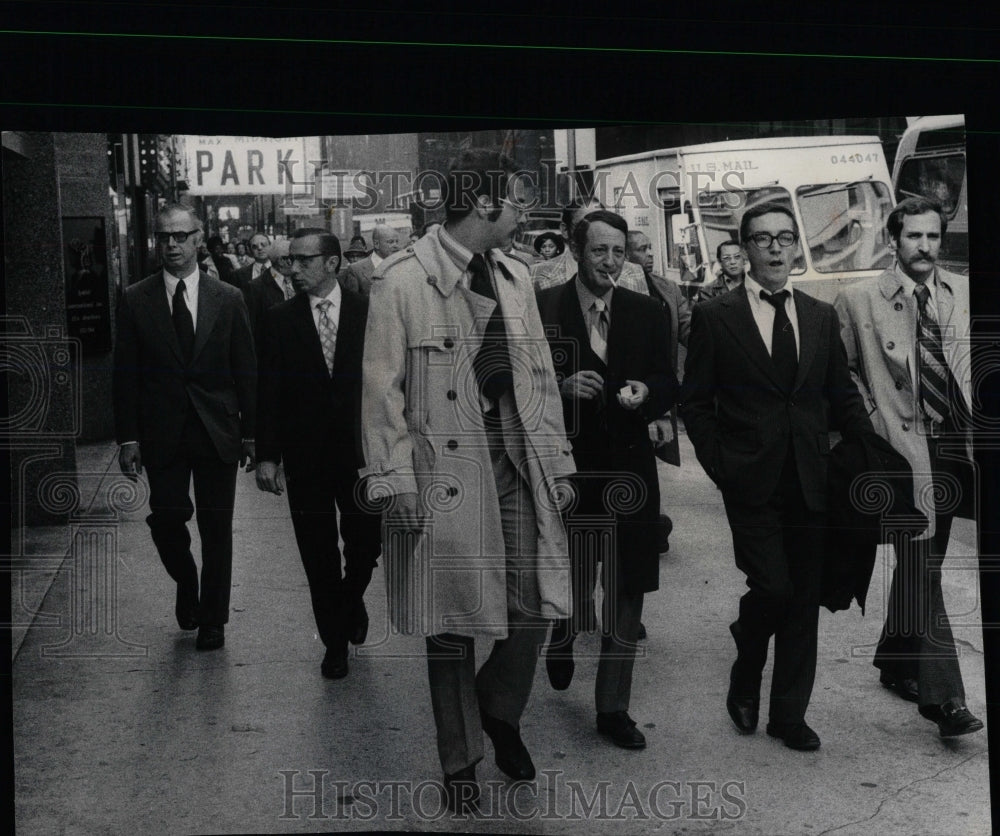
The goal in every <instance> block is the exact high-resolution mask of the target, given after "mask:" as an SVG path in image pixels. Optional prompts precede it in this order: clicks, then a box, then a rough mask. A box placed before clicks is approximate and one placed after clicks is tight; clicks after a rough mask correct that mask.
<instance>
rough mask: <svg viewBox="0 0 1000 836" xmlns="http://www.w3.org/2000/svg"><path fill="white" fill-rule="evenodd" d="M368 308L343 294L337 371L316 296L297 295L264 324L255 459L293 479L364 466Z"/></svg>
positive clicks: (279, 306)
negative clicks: (326, 347) (322, 334)
mask: <svg viewBox="0 0 1000 836" xmlns="http://www.w3.org/2000/svg"><path fill="white" fill-rule="evenodd" d="M367 318H368V303H367V300H365V299H364V298H363V297H362V296H360V295H358V294H356V293H351V292H350V291H347V290H343V289H341V311H340V321H339V323H338V326H337V337H336V347H335V349H334V355H333V373H332V374H331V373H330V372H329V370H328V369H327V366H326V360H325V358H324V357H323V348H322V346H321V345H320V339H319V333H318V332H317V330H316V323H315V320H314V319H313V313H312V305H311V297H310V296H309V295H308V294H305V293H299V294H298V295H297V296H293V297H292V298H291V299H289V300H288V301H282V302H280V303H279V304H277V305H275V306H274V307H272V308H269V309H268V310H266V311H265V312H264V314H263V317H262V320H261V329H260V342H259V346H258V348H259V354H260V362H259V376H258V379H259V383H258V399H257V457H258V459H260V460H261V461H272V462H275V463H281V462H284V465H285V475H286V476H287V478H288V479H289V480H295V479H303V478H306V477H308V476H310V475H314V474H317V473H323V472H326V471H329V470H331V469H333V468H343V469H345V470H351V471H355V472H356V471H357V470H358V468H359V467H360V466H361V457H360V444H359V424H360V394H361V355H362V352H363V350H364V339H365V324H366V322H367Z"/></svg>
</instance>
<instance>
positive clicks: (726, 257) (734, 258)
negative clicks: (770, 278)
mask: <svg viewBox="0 0 1000 836" xmlns="http://www.w3.org/2000/svg"><path fill="white" fill-rule="evenodd" d="M764 234H765V235H766V234H767V233H766V232H765V233H764ZM780 240H781V239H779V243H780ZM768 246H770V245H768ZM722 260H723V261H742V260H743V255H742V253H741V254H739V255H724V256H722Z"/></svg>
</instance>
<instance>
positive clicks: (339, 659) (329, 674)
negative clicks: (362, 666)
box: [319, 650, 348, 679]
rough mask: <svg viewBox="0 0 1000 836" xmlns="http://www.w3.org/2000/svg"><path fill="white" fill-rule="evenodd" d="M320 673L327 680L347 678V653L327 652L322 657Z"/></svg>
mask: <svg viewBox="0 0 1000 836" xmlns="http://www.w3.org/2000/svg"><path fill="white" fill-rule="evenodd" d="M319 669H320V673H322V674H323V676H325V677H326V678H327V679H343V678H344V677H345V676H347V671H348V667H347V651H346V650H345V651H344V652H343V653H336V652H334V651H332V650H327V651H326V655H325V656H324V657H323V663H322V664H321V665H320V666H319Z"/></svg>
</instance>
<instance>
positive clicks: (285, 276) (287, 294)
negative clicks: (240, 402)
mask: <svg viewBox="0 0 1000 836" xmlns="http://www.w3.org/2000/svg"><path fill="white" fill-rule="evenodd" d="M288 247H289V242H288V239H286V238H283V239H282V240H280V241H275V242H274V243H273V244H272V245H271V248H270V250H268V261H270V263H271V266H270V267H269V268H268V269H267V270H264V271H263V272H262V273H261V274H260V275H259V276H257V278H256V279H253V280H251V282H250V284H249V285H247V288H246V290H245V291H244V292H243V297H244V299H246V303H247V311H248V312H249V313H250V328H251V330H252V331H253V339H254V345H256V346H257V350H258V354H259V353H260V342H259V341H260V327H261V320H262V319H263V317H264V311H266V310H267V309H268V308H273V307H274V306H275V305H277V304H279V303H281V302H284V301H285V300H286V299H291V298H292V297H293V296H294V295H295V288H294V287H293V285H292V260H291V258H290V257H289V255H288Z"/></svg>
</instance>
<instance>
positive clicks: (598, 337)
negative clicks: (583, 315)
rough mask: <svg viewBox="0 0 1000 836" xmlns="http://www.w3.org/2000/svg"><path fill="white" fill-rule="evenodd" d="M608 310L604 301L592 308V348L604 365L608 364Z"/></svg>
mask: <svg viewBox="0 0 1000 836" xmlns="http://www.w3.org/2000/svg"><path fill="white" fill-rule="evenodd" d="M608 325H609V323H608V308H607V305H605V304H604V300H603V299H595V300H594V304H592V305H591V306H590V348H591V350H592V351H593V352H594V354H596V355H597V356H598V357H599V358H600V360H601V362H602V363H604V364H605V365H607V362H608Z"/></svg>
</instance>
